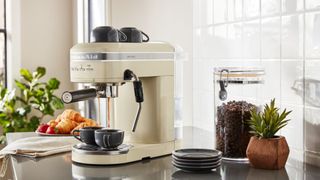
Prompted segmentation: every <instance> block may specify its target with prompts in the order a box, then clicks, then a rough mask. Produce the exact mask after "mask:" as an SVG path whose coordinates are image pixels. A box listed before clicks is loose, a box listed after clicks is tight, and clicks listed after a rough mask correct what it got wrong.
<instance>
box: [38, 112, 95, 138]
mask: <svg viewBox="0 0 320 180" xmlns="http://www.w3.org/2000/svg"><path fill="white" fill-rule="evenodd" d="M87 126H98V124H97V123H96V121H94V120H92V119H88V118H85V117H82V116H81V114H80V113H79V112H77V111H75V110H73V109H66V110H65V111H64V112H63V113H62V114H60V115H59V116H58V117H57V118H56V119H52V120H50V121H49V122H48V123H46V124H40V125H39V126H38V128H37V130H36V133H37V134H38V135H43V136H71V135H72V132H73V131H74V130H76V129H81V128H83V127H87Z"/></svg>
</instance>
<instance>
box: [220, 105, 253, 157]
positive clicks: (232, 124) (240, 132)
mask: <svg viewBox="0 0 320 180" xmlns="http://www.w3.org/2000/svg"><path fill="white" fill-rule="evenodd" d="M253 109H256V106H255V105H253V104H250V103H247V102H246V101H229V102H227V103H223V104H222V105H220V106H218V107H217V121H216V143H217V144H216V145H217V149H218V150H220V151H222V155H223V157H226V158H245V157H246V149H247V146H248V143H249V140H250V137H251V134H250V133H249V130H250V128H249V125H248V124H247V123H246V121H247V120H248V119H250V117H251V115H250V111H251V110H253Z"/></svg>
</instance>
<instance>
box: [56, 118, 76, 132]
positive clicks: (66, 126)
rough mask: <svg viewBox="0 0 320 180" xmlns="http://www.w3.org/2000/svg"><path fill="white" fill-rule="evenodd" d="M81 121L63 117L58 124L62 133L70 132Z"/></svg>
mask: <svg viewBox="0 0 320 180" xmlns="http://www.w3.org/2000/svg"><path fill="white" fill-rule="evenodd" d="M78 125H79V123H77V122H75V121H72V120H70V119H62V120H61V121H60V122H59V123H58V124H57V126H56V128H57V129H58V131H59V133H60V134H69V133H70V132H71V131H72V130H73V129H74V128H75V127H77V126H78Z"/></svg>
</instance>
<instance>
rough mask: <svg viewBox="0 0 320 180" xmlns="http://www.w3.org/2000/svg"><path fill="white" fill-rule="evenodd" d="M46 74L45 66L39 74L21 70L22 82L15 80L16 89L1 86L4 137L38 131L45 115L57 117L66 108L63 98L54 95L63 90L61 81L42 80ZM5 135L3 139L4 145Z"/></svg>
mask: <svg viewBox="0 0 320 180" xmlns="http://www.w3.org/2000/svg"><path fill="white" fill-rule="evenodd" d="M45 74H46V69H45V68H44V67H38V68H37V69H36V71H35V72H32V73H31V72H30V71H29V70H27V69H21V70H20V75H21V77H22V81H18V80H15V84H16V86H17V88H18V89H19V90H20V91H21V94H17V93H16V90H15V89H13V90H12V91H9V90H8V89H7V88H5V87H4V86H3V85H1V86H0V126H2V128H3V133H4V135H5V134H6V133H8V132H27V131H35V130H36V129H37V127H38V125H39V124H40V122H41V120H42V119H43V117H44V116H46V115H50V116H53V115H54V111H55V110H56V109H62V108H63V107H64V105H63V103H62V101H61V100H60V98H58V97H57V96H55V95H54V94H53V93H54V91H55V90H57V89H58V88H59V85H60V82H59V80H57V79H56V78H51V79H49V80H48V81H47V82H40V81H39V80H40V79H41V78H42V77H43V76H44V75H45ZM3 140H4V136H2V137H1V138H0V142H1V143H3Z"/></svg>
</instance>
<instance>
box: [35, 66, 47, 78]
mask: <svg viewBox="0 0 320 180" xmlns="http://www.w3.org/2000/svg"><path fill="white" fill-rule="evenodd" d="M45 74H46V68H44V67H37V70H36V72H35V73H34V78H36V79H40V78H41V77H43V76H44V75H45Z"/></svg>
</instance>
